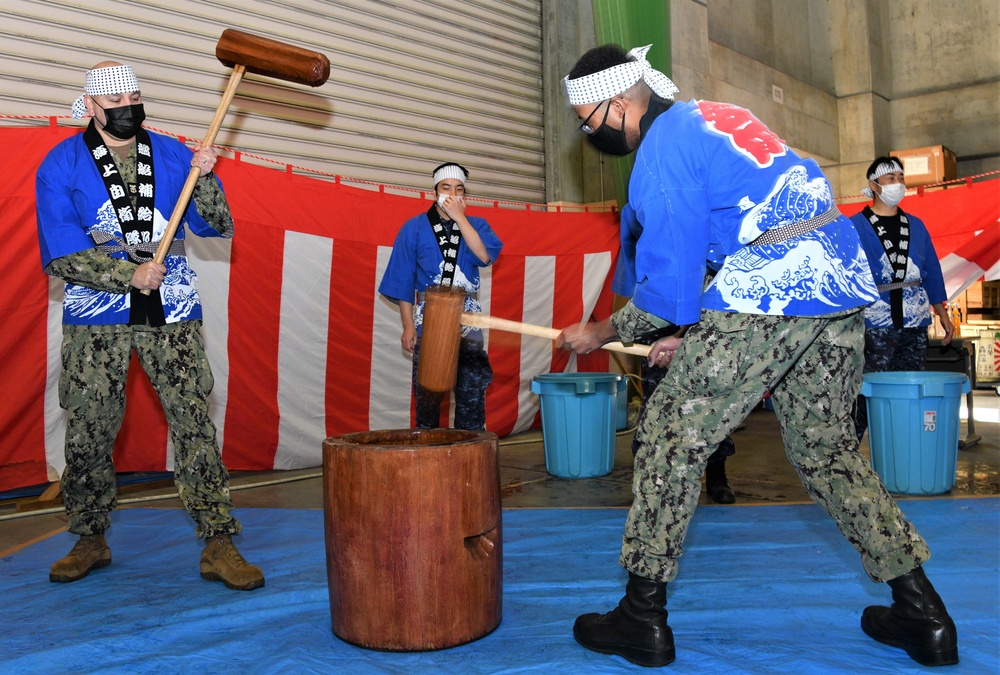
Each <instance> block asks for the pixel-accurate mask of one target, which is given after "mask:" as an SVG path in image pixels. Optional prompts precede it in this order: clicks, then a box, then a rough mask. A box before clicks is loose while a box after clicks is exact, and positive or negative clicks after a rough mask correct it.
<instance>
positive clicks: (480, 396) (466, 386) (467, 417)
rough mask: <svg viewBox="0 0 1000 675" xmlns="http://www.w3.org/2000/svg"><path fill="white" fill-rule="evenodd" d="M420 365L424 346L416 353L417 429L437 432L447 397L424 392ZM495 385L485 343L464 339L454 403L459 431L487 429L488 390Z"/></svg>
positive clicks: (418, 346)
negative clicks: (420, 379)
mask: <svg viewBox="0 0 1000 675" xmlns="http://www.w3.org/2000/svg"><path fill="white" fill-rule="evenodd" d="M419 363H420V342H419V340H418V341H417V348H416V349H415V350H414V352H413V392H414V398H416V408H417V428H418V429H435V428H437V427H439V426H441V402H442V401H443V400H444V394H438V393H435V392H432V391H428V390H427V389H424V388H423V387H421V386H420V385H418V384H417V366H418V364H419ZM492 381H493V368H492V367H491V366H490V357H489V356H488V355H487V354H486V350H485V349H483V343H482V342H479V341H477V340H468V339H465V338H463V339H462V342H461V344H460V345H459V348H458V375H457V377H456V379H455V389H454V390H453V391H452V399H453V400H454V401H455V428H456V429H467V430H469V431H484V430H485V429H486V387H488V386H490V383H491V382H492Z"/></svg>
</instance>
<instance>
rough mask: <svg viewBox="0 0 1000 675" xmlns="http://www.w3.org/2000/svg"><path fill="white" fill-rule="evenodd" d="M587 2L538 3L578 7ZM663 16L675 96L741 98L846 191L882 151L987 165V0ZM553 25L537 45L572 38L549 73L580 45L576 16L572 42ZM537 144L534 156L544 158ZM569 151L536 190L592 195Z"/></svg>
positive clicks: (994, 43)
mask: <svg viewBox="0 0 1000 675" xmlns="http://www.w3.org/2000/svg"><path fill="white" fill-rule="evenodd" d="M589 4H590V3H589V2H588V0H559V1H558V2H553V3H544V5H545V7H546V11H547V10H548V8H549V6H550V5H556V6H558V7H561V8H566V7H572V8H574V11H577V12H578V16H577V18H578V19H580V20H585V18H586V14H587V12H586V11H585V10H584V11H580V7H581V6H583V5H589ZM670 20H671V58H672V61H673V68H672V73H671V77H672V79H673V80H674V81H675V82H676V83H677V85H678V87H680V90H681V93H680V94H679V95H678V98H679V99H685V100H686V99H690V98H706V99H713V100H719V101H726V102H731V103H735V104H737V105H742V106H745V107H747V108H749V109H750V110H751V111H753V113H754V114H755V115H756V116H757V117H758V118H760V119H761V121H763V122H764V123H765V124H767V125H768V126H769V127H770V128H771V129H772V130H773V131H775V132H776V133H778V134H779V135H781V136H782V137H783V138H784V139H785V141H786V142H787V143H788V144H789V145H791V146H792V147H793V148H795V149H796V151H798V152H799V153H800V154H802V155H806V156H811V157H813V158H814V159H816V160H817V161H818V162H819V163H820V165H821V166H823V167H824V170H825V171H826V173H827V175H828V177H829V178H830V181H831V183H832V184H833V188H834V193H835V194H836V195H838V196H850V195H856V194H857V193H858V190H859V189H860V188H861V187H862V186H863V185H864V177H863V173H864V170H865V168H867V166H868V164H870V163H871V160H872V159H874V158H875V157H876V156H877V155H880V154H885V153H887V152H889V150H902V149H907V148H915V147H924V146H929V145H944V146H947V147H948V148H950V149H951V150H953V151H954V152H955V153H956V155H957V156H958V175H959V177H964V176H969V175H975V174H978V173H982V172H984V171H991V170H997V169H1000V0H670ZM567 32H568V31H567V28H566V26H565V24H563V25H562V26H561V27H560V28H559V29H558V32H554V31H553V30H552V29H551V28H549V29H546V28H544V27H543V34H544V35H545V38H544V43H545V44H546V45H549V44H554V45H557V46H556V48H555V50H556V51H558V52H563V51H564V50H565V49H574V48H575V49H576V51H575V52H574V53H572V54H568V55H567V54H565V53H562V54H561V56H560V59H561V62H560V66H561V67H562V70H560V71H559V77H560V78H561V77H562V76H563V75H565V73H566V72H568V70H569V67H571V66H572V63H574V62H575V59H576V57H578V56H579V55H580V54H582V53H583V51H584V50H585V49H586V47H585V46H584V45H583V44H582V43H580V41H579V39H578V38H579V37H580V36H583V35H584V34H585V32H586V31H585V30H584V29H583V28H582V27H580V26H577V27H575V28H574V29H573V31H570V32H571V33H572V35H573V36H574V37H575V38H577V41H576V42H575V43H574V42H573V40H569V39H567ZM584 42H585V40H584ZM625 46H626V47H630V46H633V45H625ZM581 47H582V48H581ZM546 76H547V77H548V72H547V73H546ZM557 85H558V86H559V87H561V83H557V82H553V81H552V80H551V79H548V80H547V81H546V84H545V89H546V92H547V97H548V98H547V99H546V102H545V103H546V118H549V117H550V114H549V113H551V112H553V111H552V108H551V107H550V106H551V105H561V106H562V107H563V108H565V107H566V106H565V100H563V99H556V100H552V96H551V92H552V90H553V89H555V88H556V86H557ZM775 87H778V88H780V90H781V91H780V92H777V91H776V90H775ZM560 93H561V92H560ZM779 93H780V96H778V94H779ZM570 123H575V118H573V119H572V120H570V121H569V122H567V124H570ZM574 130H575V124H574ZM546 132H547V133H548V132H549V129H548V127H547V128H546ZM550 147H551V146H550V145H548V139H547V162H552V161H558V160H557V159H556V158H557V155H553V154H549V152H548V148H550ZM574 152H575V156H574V158H572V159H570V158H567V157H566V155H565V153H564V154H563V156H562V157H561V159H569V161H570V163H571V166H572V168H571V169H570V170H562V171H561V177H560V178H559V179H558V180H556V181H555V182H553V183H549V184H547V193H548V195H549V196H550V198H552V196H553V195H554V194H560V195H563V196H561V197H558V198H559V199H564V200H567V201H571V199H570V198H569V197H568V196H566V195H569V194H572V196H573V199H576V197H577V195H579V196H580V201H584V202H595V201H598V199H599V196H598V194H597V193H596V192H594V190H593V185H585V184H584V179H582V178H581V177H579V175H577V176H576V177H574V175H573V174H574V173H577V172H579V171H580V170H581V169H580V167H582V166H584V162H586V163H587V164H586V166H587V167H588V173H589V172H591V171H593V170H594V162H593V158H592V157H590V156H589V154H588V153H589V152H590V149H589V148H586V147H584V148H579V147H575V148H574ZM593 154H594V155H595V156H596V153H593ZM598 170H599V167H598ZM547 177H551V172H547ZM586 180H587V181H589V182H590V183H593V181H594V179H593V177H592V176H591V177H588V178H587V179H586ZM560 181H568V183H560ZM566 184H571V185H572V186H573V190H571V191H567V190H565V189H563V186H564V185H566Z"/></svg>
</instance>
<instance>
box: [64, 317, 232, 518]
mask: <svg viewBox="0 0 1000 675" xmlns="http://www.w3.org/2000/svg"><path fill="white" fill-rule="evenodd" d="M133 349H134V350H135V352H136V354H137V355H138V357H139V362H140V363H141V364H142V368H143V370H145V371H146V374H147V375H148V376H149V379H150V381H151V382H152V383H153V387H154V388H155V389H156V393H157V394H158V395H159V398H160V402H161V403H162V404H163V410H164V412H165V413H166V417H167V424H168V426H169V428H170V436H171V438H172V440H173V444H174V482H175V484H176V486H177V494H178V496H179V497H180V499H181V502H182V503H183V504H184V507H185V508H186V509H187V511H188V513H189V514H190V515H191V517H192V518H193V519H194V521H195V523H196V533H197V535H198V536H199V537H212V536H216V535H220V534H238V533H239V532H240V530H241V526H240V523H239V522H238V521H237V520H236V519H234V518H233V517H232V516H231V515H230V512H231V511H232V509H233V504H232V502H231V501H230V499H229V473H228V471H227V470H226V467H225V465H224V464H223V463H222V453H221V452H220V451H219V445H218V442H217V440H216V430H215V424H213V422H212V420H211V419H210V418H209V416H208V394H209V393H210V392H211V391H212V386H213V384H214V379H213V377H212V370H211V368H210V367H209V364H208V358H207V357H206V355H205V348H204V345H203V343H202V340H201V322H200V321H182V322H179V323H172V324H168V325H166V326H163V327H161V328H150V327H148V326H123V325H114V326H71V325H66V326H64V327H63V344H62V374H61V376H60V379H59V403H60V405H61V406H62V407H63V408H65V409H66V411H67V413H68V415H67V420H66V448H65V449H66V468H65V470H64V471H63V475H62V482H61V487H62V491H63V498H64V502H65V505H66V513H67V514H68V515H69V531H70V532H72V533H74V534H80V535H90V534H97V533H100V532H104V531H105V530H107V529H108V527H109V526H110V524H111V519H110V512H111V511H112V510H113V509H114V508H115V507H116V506H117V504H118V489H117V482H116V480H115V467H114V462H113V459H112V451H113V449H114V443H115V437H116V436H117V434H118V430H119V429H120V427H121V423H122V419H123V417H124V414H125V381H126V378H127V376H128V368H129V361H130V360H131V358H132V350H133Z"/></svg>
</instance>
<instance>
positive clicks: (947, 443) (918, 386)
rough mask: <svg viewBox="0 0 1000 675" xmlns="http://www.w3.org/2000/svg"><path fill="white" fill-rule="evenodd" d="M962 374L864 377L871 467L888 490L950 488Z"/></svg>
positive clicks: (964, 383)
mask: <svg viewBox="0 0 1000 675" xmlns="http://www.w3.org/2000/svg"><path fill="white" fill-rule="evenodd" d="M969 391H970V387H969V378H968V377H967V376H966V375H963V374H961V373H938V372H927V371H899V372H891V373H865V375H864V379H863V382H862V385H861V393H862V394H864V395H865V397H867V401H868V445H869V447H870V449H871V457H872V467H873V468H874V469H875V472H876V473H877V474H878V475H879V477H880V478H881V479H882V484H883V485H885V488H886V489H887V490H888V491H889V492H895V493H898V494H907V495H937V494H941V493H944V492H948V491H949V490H951V489H952V488H953V487H955V472H956V470H957V468H958V436H959V424H960V420H959V407H960V405H961V401H962V395H963V394H967V393H968V392H969Z"/></svg>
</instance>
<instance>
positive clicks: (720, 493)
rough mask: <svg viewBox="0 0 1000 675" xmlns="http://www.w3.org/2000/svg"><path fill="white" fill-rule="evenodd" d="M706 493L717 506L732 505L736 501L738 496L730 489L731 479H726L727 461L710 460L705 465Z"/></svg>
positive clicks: (723, 459)
mask: <svg viewBox="0 0 1000 675" xmlns="http://www.w3.org/2000/svg"><path fill="white" fill-rule="evenodd" d="M705 491H706V492H708V496H709V497H711V498H712V501H713V502H715V503H716V504H732V503H733V502H735V501H736V495H734V494H733V490H732V488H730V487H729V479H728V478H726V459H725V457H723V458H722V459H719V460H709V461H708V464H706V465H705Z"/></svg>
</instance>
